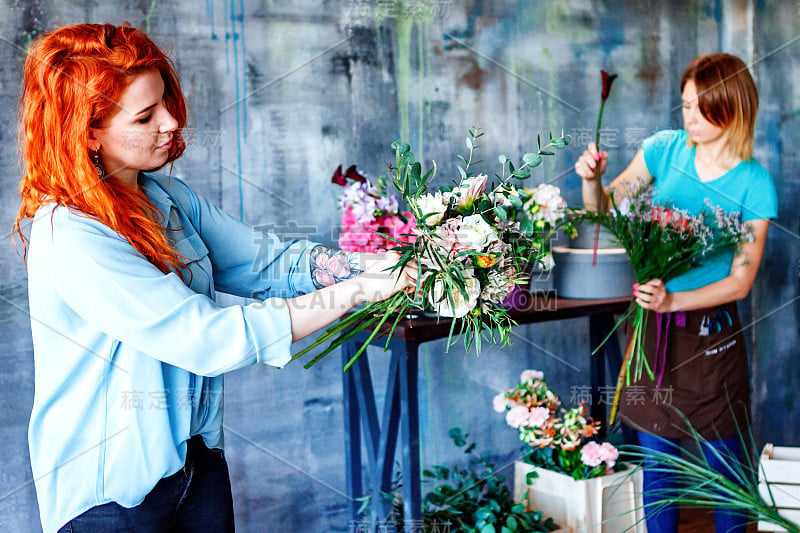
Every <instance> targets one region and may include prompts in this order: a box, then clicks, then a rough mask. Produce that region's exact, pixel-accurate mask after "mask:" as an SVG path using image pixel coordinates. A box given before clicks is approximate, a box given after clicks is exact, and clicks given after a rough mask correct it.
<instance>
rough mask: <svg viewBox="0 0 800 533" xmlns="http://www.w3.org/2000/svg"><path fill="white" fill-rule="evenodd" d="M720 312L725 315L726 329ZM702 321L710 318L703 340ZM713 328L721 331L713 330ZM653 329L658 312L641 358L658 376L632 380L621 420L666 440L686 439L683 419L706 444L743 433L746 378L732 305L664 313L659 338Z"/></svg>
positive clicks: (747, 411) (653, 316) (622, 401)
mask: <svg viewBox="0 0 800 533" xmlns="http://www.w3.org/2000/svg"><path fill="white" fill-rule="evenodd" d="M722 310H726V311H727V312H728V313H729V314H730V318H731V324H730V325H729V324H728V321H727V316H728V315H725V314H724V313H721V311H722ZM706 316H707V317H710V318H711V319H712V324H711V330H710V331H709V334H708V335H706V336H702V335H700V334H699V333H700V330H701V326H702V324H703V322H704V317H706ZM713 320H718V322H716V323H714V322H713ZM717 324H719V325H721V327H722V330H721V331H716V329H717V327H716V326H717ZM658 327H659V320H658V319H657V313H653V312H650V314H649V317H648V320H647V329H646V336H645V354H646V358H647V362H648V364H649V365H650V368H651V369H654V370H656V371H657V375H656V380H655V381H653V380H651V379H650V377H649V376H648V375H647V374H646V372H645V373H644V374H643V376H642V378H641V379H640V380H639V381H638V382H635V383H634V382H633V381H631V385H630V386H628V387H625V388H624V389H623V390H622V396H621V398H620V405H619V413H620V419H621V420H622V421H623V422H624V423H625V424H626V425H628V426H631V427H633V428H635V429H637V430H640V431H646V432H648V433H653V434H655V435H659V436H662V437H668V438H687V437H689V436H690V433H689V430H688V427H687V424H686V419H688V422H689V423H690V424H691V426H692V427H693V428H694V429H695V430H696V431H697V432H698V433H700V435H701V436H702V437H703V438H705V439H708V440H718V439H726V438H730V437H734V436H736V435H737V434H738V433H737V432H738V431H742V432H745V431H746V428H747V426H748V421H749V420H750V379H749V372H748V367H747V349H746V346H745V338H744V333H743V332H742V326H741V321H740V320H739V312H738V309H737V305H736V302H731V303H728V304H724V305H720V306H718V307H714V308H710V309H704V310H702V311H686V312H679V313H671V314H669V316H668V315H667V314H663V315H662V316H661V320H660V327H661V335H660V336H659V334H658ZM659 337H660V338H659ZM665 340H666V342H667V346H666V350H664V345H663V343H664V342H665ZM657 344H659V345H660V346H657ZM657 347H658V348H659V352H660V353H659V354H657V353H656V348H657ZM657 355H658V356H659V357H658V358H659V361H658V364H657V363H656V357H657ZM662 369H663V371H662ZM659 377H661V383H660V384H659V383H658V380H659ZM681 413H682V414H683V416H685V417H686V419H684V418H683V417H682V416H681Z"/></svg>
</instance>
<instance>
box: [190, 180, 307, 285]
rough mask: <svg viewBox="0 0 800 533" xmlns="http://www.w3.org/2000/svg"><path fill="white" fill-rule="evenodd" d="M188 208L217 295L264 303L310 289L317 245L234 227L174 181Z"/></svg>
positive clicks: (232, 221)
mask: <svg viewBox="0 0 800 533" xmlns="http://www.w3.org/2000/svg"><path fill="white" fill-rule="evenodd" d="M175 181H176V182H177V183H176V184H175V185H174V187H182V188H185V190H184V191H182V195H185V197H187V198H188V199H189V202H190V203H191V206H188V207H190V210H191V216H192V218H193V221H192V223H193V226H194V227H195V229H196V230H197V231H198V233H199V234H200V237H201V238H202V239H203V242H204V243H205V244H206V246H207V247H208V249H209V258H210V259H211V264H212V266H213V270H214V285H215V286H216V288H217V290H219V291H222V292H226V293H229V294H235V295H237V296H244V297H252V298H258V299H264V298H267V297H271V296H280V297H284V298H289V297H294V296H299V295H301V294H307V293H309V292H313V291H314V290H315V287H314V284H313V282H312V279H311V273H310V259H309V256H310V252H311V250H312V249H313V248H314V247H315V246H318V244H317V243H315V242H311V241H309V240H305V239H290V240H286V241H281V239H280V238H279V237H278V236H277V235H275V233H273V232H269V231H267V230H263V229H258V228H253V227H251V226H249V225H247V224H244V223H242V222H239V221H238V220H236V219H234V218H233V217H231V216H230V215H228V214H227V213H225V212H224V211H222V210H220V209H219V208H217V207H216V206H215V205H213V204H212V203H210V202H209V201H208V200H207V199H205V198H204V197H202V196H201V195H198V194H196V193H195V192H194V191H192V190H191V189H189V188H188V187H187V186H186V185H185V184H183V182H181V181H180V180H175Z"/></svg>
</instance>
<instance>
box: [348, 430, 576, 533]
mask: <svg viewBox="0 0 800 533" xmlns="http://www.w3.org/2000/svg"><path fill="white" fill-rule="evenodd" d="M449 436H450V438H451V439H452V440H453V443H454V444H455V445H456V446H457V447H458V448H461V449H462V450H463V451H464V453H465V454H466V455H467V456H468V457H469V459H468V466H458V465H435V466H432V467H431V468H428V469H425V470H423V472H422V473H423V476H424V477H425V478H426V480H425V481H426V483H432V484H433V487H432V488H431V489H430V491H428V492H427V494H425V497H424V498H423V500H422V522H423V523H422V524H421V526H422V529H421V530H420V529H419V528H418V527H417V526H418V524H415V529H414V530H415V531H425V532H426V533H428V532H430V533H433V532H444V531H447V532H448V533H515V532H519V533H522V532H525V533H569V530H568V529H562V528H560V527H559V526H558V525H556V523H555V522H554V521H553V519H552V518H549V517H546V516H545V514H544V513H542V512H541V511H534V510H530V509H529V508H528V507H527V506H526V505H524V504H522V503H519V502H516V501H514V498H513V496H512V494H511V490H510V489H509V487H508V485H507V484H506V478H505V476H502V475H500V474H499V473H498V472H497V470H496V467H495V464H494V463H493V462H491V461H490V460H489V456H488V455H487V454H478V453H477V452H476V451H475V447H476V445H475V443H471V442H469V440H468V438H469V435H468V434H465V433H463V432H462V431H461V429H460V428H453V429H451V430H450V431H449ZM401 495H402V480H401V479H399V478H398V479H395V480H394V481H393V483H392V490H391V492H390V493H384V497H385V498H386V499H387V501H389V502H391V504H392V506H391V513H390V515H389V521H390V522H392V523H393V525H394V526H395V528H396V529H397V531H403V530H404V528H403V525H404V524H403V500H402V496H401ZM364 500H365V501H364V505H363V506H362V508H361V511H362V512H363V511H366V510H367V509H369V505H368V503H369V497H366V498H364Z"/></svg>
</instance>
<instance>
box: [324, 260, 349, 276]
mask: <svg viewBox="0 0 800 533" xmlns="http://www.w3.org/2000/svg"><path fill="white" fill-rule="evenodd" d="M317 266H318V267H320V268H325V269H327V270H328V271H330V272H331V274H333V275H334V276H335V277H337V278H343V277H345V276H348V275H350V265H349V264H348V262H347V259H346V258H345V257H344V256H343V255H334V256H328V254H320V255H318V256H317Z"/></svg>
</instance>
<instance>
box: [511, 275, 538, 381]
mask: <svg viewBox="0 0 800 533" xmlns="http://www.w3.org/2000/svg"><path fill="white" fill-rule="evenodd" d="M513 274H514V273H512V275H513ZM534 379H544V372H542V371H541V370H523V372H522V375H520V377H519V380H520V381H521V382H522V383H525V382H526V381H528V380H534Z"/></svg>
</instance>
